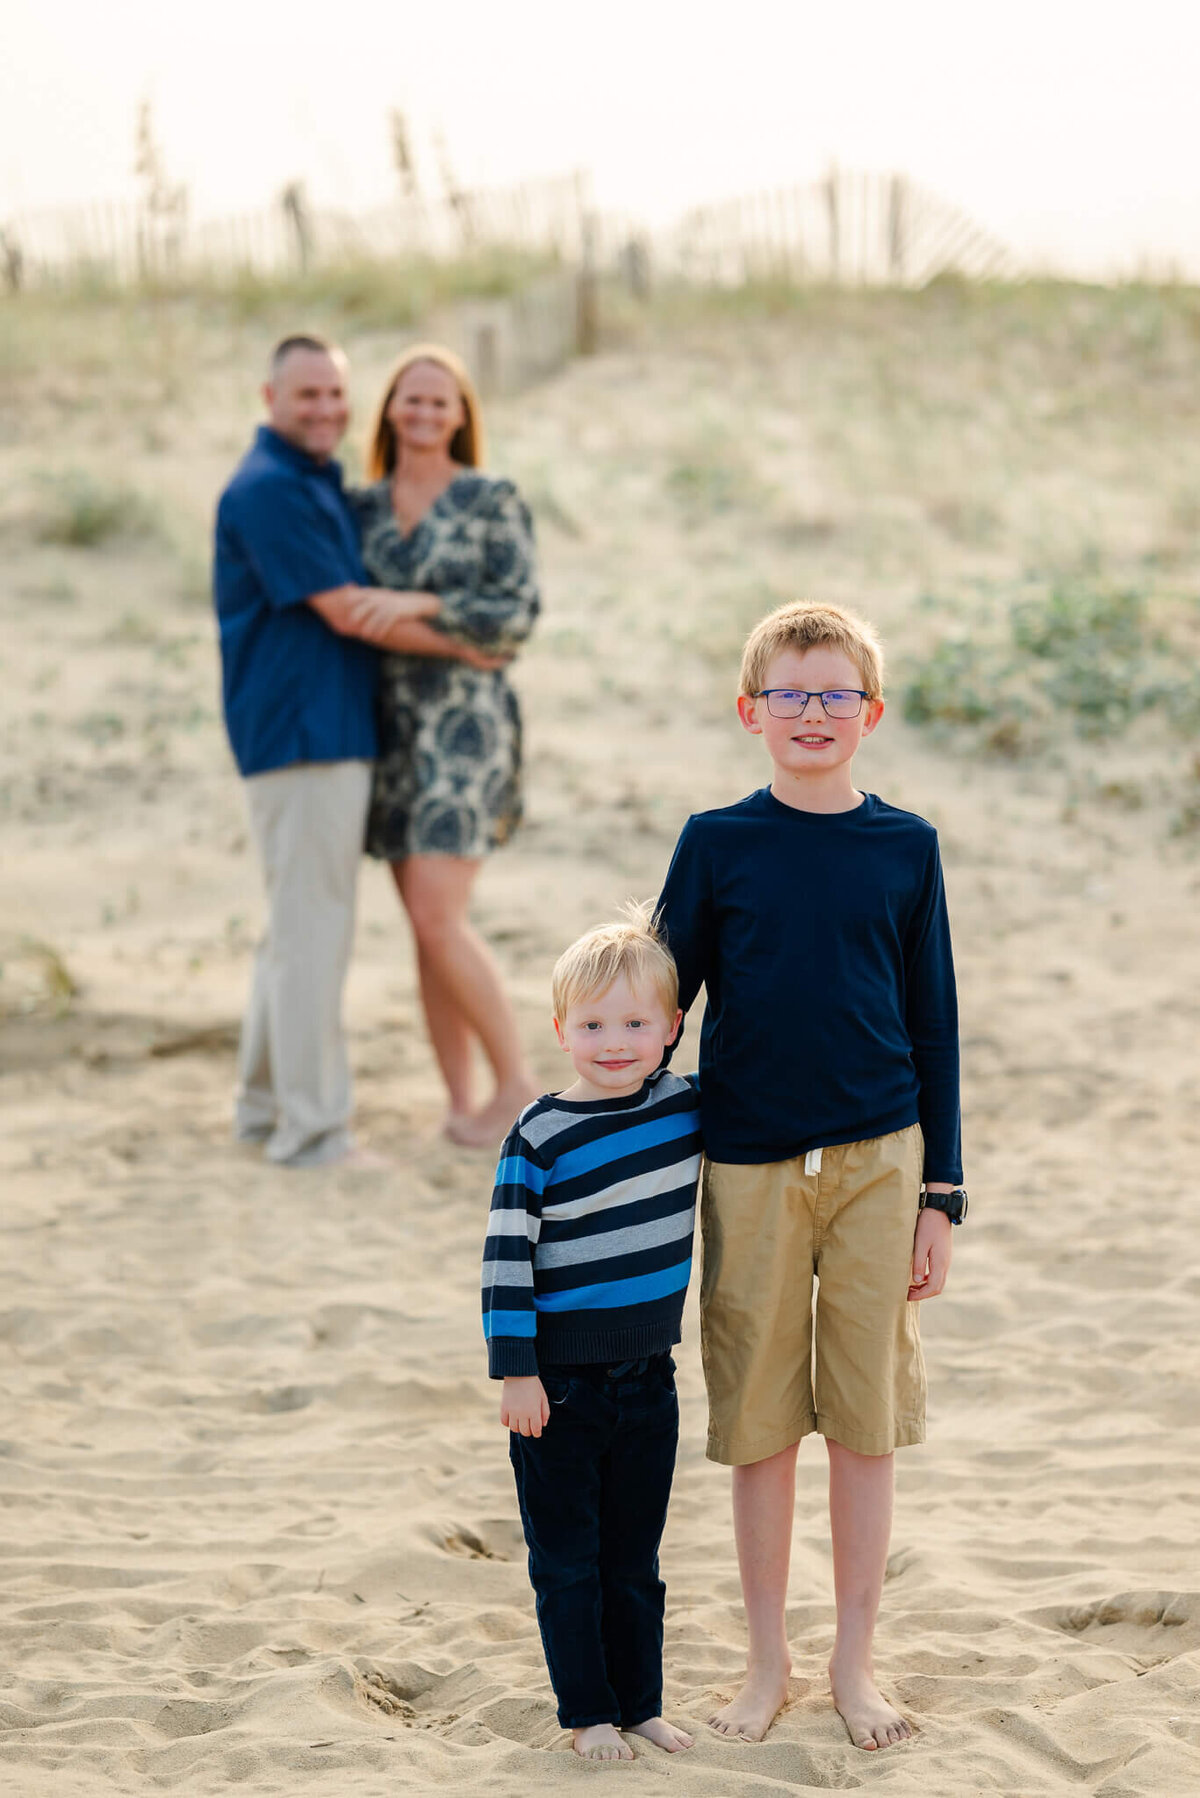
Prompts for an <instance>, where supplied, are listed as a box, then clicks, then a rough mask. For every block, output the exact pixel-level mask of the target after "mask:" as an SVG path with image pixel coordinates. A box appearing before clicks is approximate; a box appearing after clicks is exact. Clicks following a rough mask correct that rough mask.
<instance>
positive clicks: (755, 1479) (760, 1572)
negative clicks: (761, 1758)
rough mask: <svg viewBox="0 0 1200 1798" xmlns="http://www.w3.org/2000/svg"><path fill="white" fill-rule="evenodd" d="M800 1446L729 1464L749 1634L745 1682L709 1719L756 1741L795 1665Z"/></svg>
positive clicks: (779, 1701)
mask: <svg viewBox="0 0 1200 1798" xmlns="http://www.w3.org/2000/svg"><path fill="white" fill-rule="evenodd" d="M799 1446H800V1445H799V1443H798V1442H793V1443H792V1444H791V1446H790V1447H788V1448H784V1449H780V1451H779V1453H778V1454H777V1455H771V1456H770V1457H769V1458H768V1459H767V1460H765V1461H753V1462H751V1464H750V1465H749V1466H748V1467H735V1468H734V1470H733V1531H734V1535H735V1536H736V1538H737V1551H738V1571H739V1572H740V1574H741V1576H742V1597H743V1599H744V1600H745V1605H746V1628H747V1632H748V1634H749V1647H748V1649H747V1654H746V1683H745V1685H744V1686H743V1687H742V1689H741V1691H740V1692H739V1693H738V1695H737V1697H736V1698H735V1699H734V1700H733V1702H732V1704H727V1705H725V1706H724V1708H723V1709H721V1710H719V1711H718V1712H717V1713H716V1715H715V1716H714V1717H710V1718H709V1722H710V1723H711V1725H712V1727H713V1728H714V1729H716V1730H719V1731H720V1733H721V1734H722V1735H726V1736H740V1737H741V1738H742V1739H743V1741H747V1742H761V1741H762V1739H763V1737H764V1736H765V1735H766V1733H767V1731H768V1729H770V1727H771V1725H772V1723H773V1722H774V1721H775V1717H776V1715H777V1713H778V1712H779V1711H780V1710H781V1709H782V1707H783V1703H784V1700H785V1699H786V1698H787V1689H788V1675H789V1674H790V1673H791V1671H792V1656H791V1651H790V1649H789V1648H788V1639H787V1624H786V1621H785V1617H784V1611H785V1607H786V1605H787V1583H788V1566H789V1564H790V1562H791V1558H792V1514H793V1511H794V1510H795V1504H796V1451H797V1449H798V1448H799Z"/></svg>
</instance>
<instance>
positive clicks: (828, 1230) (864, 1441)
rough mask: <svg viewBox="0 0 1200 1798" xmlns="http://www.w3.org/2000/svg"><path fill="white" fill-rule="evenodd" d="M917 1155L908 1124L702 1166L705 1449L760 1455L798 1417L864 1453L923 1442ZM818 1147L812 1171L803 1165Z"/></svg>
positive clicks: (793, 1435)
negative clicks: (782, 1157) (778, 1155)
mask: <svg viewBox="0 0 1200 1798" xmlns="http://www.w3.org/2000/svg"><path fill="white" fill-rule="evenodd" d="M923 1152H924V1145H923V1141H922V1137H921V1128H920V1125H919V1124H912V1125H910V1126H909V1128H908V1129H907V1130H897V1131H896V1132H895V1133H894V1134H893V1135H891V1136H877V1137H874V1138H872V1139H871V1140H870V1141H868V1142H853V1143H843V1144H841V1145H840V1146H839V1147H836V1148H829V1149H823V1150H821V1152H820V1155H819V1157H817V1156H816V1155H813V1156H809V1157H807V1158H806V1157H804V1156H799V1157H797V1158H796V1159H795V1160H793V1161H775V1162H769V1163H767V1164H766V1165H765V1166H756V1167H738V1166H733V1165H731V1164H729V1163H728V1162H706V1163H705V1169H704V1181H703V1188H702V1195H701V1208H700V1216H701V1229H702V1232H703V1241H704V1271H703V1275H702V1279H701V1284H700V1334H701V1347H702V1352H703V1356H704V1378H705V1382H706V1384H707V1386H708V1410H709V1426H708V1455H709V1458H710V1460H713V1461H723V1462H725V1463H726V1464H727V1465H732V1466H735V1467H740V1466H744V1465H745V1464H746V1463H748V1462H750V1461H763V1460H765V1459H766V1458H767V1456H768V1455H774V1454H777V1453H778V1452H779V1450H780V1449H783V1448H787V1447H788V1446H789V1445H790V1444H791V1443H793V1442H798V1441H799V1440H800V1438H801V1437H802V1436H806V1435H808V1434H809V1432H810V1431H811V1430H820V1432H821V1434H822V1435H823V1436H826V1437H830V1438H832V1439H833V1441H835V1442H841V1443H843V1444H844V1445H845V1446H846V1447H847V1448H850V1449H855V1450H856V1451H857V1452H858V1453H859V1454H862V1455H885V1454H888V1453H889V1452H890V1451H891V1450H892V1449H893V1448H900V1447H903V1446H906V1445H907V1444H909V1443H913V1442H923V1441H924V1440H925V1363H924V1360H923V1358H922V1355H921V1339H920V1330H919V1326H918V1320H917V1313H918V1309H919V1306H918V1305H917V1304H916V1303H910V1302H909V1299H908V1287H909V1283H910V1275H911V1270H912V1250H913V1232H914V1230H915V1228H916V1222H917V1212H918V1209H919V1197H920V1186H921V1166H922V1156H923ZM818 1159H819V1162H820V1172H819V1173H817V1172H808V1173H806V1172H805V1166H806V1160H807V1163H808V1164H809V1165H810V1166H811V1165H812V1163H813V1162H814V1161H816V1160H818ZM814 1275H815V1276H816V1278H817V1282H818V1285H817V1302H816V1306H815V1320H816V1328H815V1332H814V1327H813V1325H814V1306H813V1302H812V1293H813V1276H814Z"/></svg>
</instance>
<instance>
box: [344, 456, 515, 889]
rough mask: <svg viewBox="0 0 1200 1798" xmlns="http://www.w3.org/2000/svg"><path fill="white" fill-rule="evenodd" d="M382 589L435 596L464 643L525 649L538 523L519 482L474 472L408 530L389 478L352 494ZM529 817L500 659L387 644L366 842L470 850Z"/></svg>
mask: <svg viewBox="0 0 1200 1798" xmlns="http://www.w3.org/2000/svg"><path fill="white" fill-rule="evenodd" d="M349 498H350V502H351V504H352V506H353V507H354V510H355V513H356V515H357V517H358V523H359V529H360V531H361V533H362V550H363V561H364V563H365V565H366V568H367V571H368V573H369V574H370V576H371V578H372V580H374V581H376V582H378V584H379V585H380V586H381V587H395V588H401V589H404V588H408V589H413V590H415V591H418V592H422V593H436V594H437V596H438V598H439V599H440V600H441V602H442V610H441V612H440V614H439V615H438V617H437V618H436V619H432V620H430V623H431V624H432V626H433V628H434V629H435V630H439V631H443V632H445V634H446V635H447V636H449V637H453V638H455V639H456V640H457V641H458V642H460V643H469V644H471V645H472V647H474V648H476V649H481V650H483V651H484V652H485V653H487V652H493V651H495V652H503V651H505V650H512V649H516V648H517V647H518V645H520V644H521V643H523V642H524V640H525V638H526V637H527V636H528V635H529V632H530V631H531V630H532V628H533V623H534V620H535V618H536V617H537V614H538V606H539V600H538V587H537V571H536V567H535V564H534V547H533V524H532V520H531V519H530V516H529V511H528V508H527V507H526V506H525V504H524V502H523V501H522V499H521V497H520V495H519V494H518V492H517V490H516V488H515V487H514V486H513V484H512V482H511V481H503V480H491V479H489V478H488V477H487V476H486V475H481V474H477V473H476V472H475V471H474V470H473V469H466V470H464V472H463V473H462V474H460V475H457V476H456V477H455V478H454V480H453V481H452V482H451V483H450V485H449V487H447V489H446V491H445V492H444V493H442V494H441V495H439V497H438V498H437V499H436V500H435V501H434V503H433V505H432V506H431V507H430V508H429V510H428V511H427V512H426V514H425V516H424V518H422V519H421V521H420V523H419V524H418V525H416V526H415V528H414V529H413V530H412V531H410V532H408V534H407V535H406V534H405V533H404V532H403V531H402V530H401V528H400V526H399V524H398V523H397V521H396V517H395V514H394V512H393V511H392V499H391V492H390V486H389V483H388V481H386V480H383V481H377V482H376V483H375V485H374V486H372V487H365V488H359V489H358V490H357V491H356V492H352V493H351V494H350V495H349ZM520 820H521V714H520V711H519V709H518V706H517V696H516V694H515V693H514V692H513V690H512V688H511V686H510V685H509V683H508V679H507V677H506V675H505V673H504V671H503V670H500V669H497V670H493V671H491V672H485V671H484V670H483V669H480V668H471V667H469V666H468V665H467V663H465V662H456V661H451V660H443V659H442V658H440V657H434V656H406V655H392V654H385V655H384V657H383V668H382V677H381V680H380V692H379V758H378V760H377V762H376V764H375V782H374V787H373V789H372V794H371V810H370V815H369V817H368V820H367V852H368V854H370V855H374V856H378V857H379V858H380V859H381V860H384V861H393V862H394V861H402V860H403V859H404V858H405V857H406V856H409V855H461V856H468V857H470V858H472V859H475V858H477V857H479V856H482V855H485V854H486V853H487V851H488V850H489V849H495V848H497V847H498V846H499V845H500V844H501V843H503V842H505V841H506V840H507V838H508V837H509V836H511V835H512V832H513V831H514V830H515V829H516V826H517V825H518V824H519V823H520Z"/></svg>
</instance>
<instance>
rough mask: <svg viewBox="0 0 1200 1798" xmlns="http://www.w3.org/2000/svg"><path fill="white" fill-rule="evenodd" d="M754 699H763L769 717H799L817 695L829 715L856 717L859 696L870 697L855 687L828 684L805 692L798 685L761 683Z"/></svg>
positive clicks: (860, 709)
mask: <svg viewBox="0 0 1200 1798" xmlns="http://www.w3.org/2000/svg"><path fill="white" fill-rule="evenodd" d="M754 697H755V699H765V700H766V702H767V710H768V712H770V714H771V716H772V718H801V717H803V715H804V712H805V709H806V708H807V706H808V702H809V700H810V699H819V700H820V701H821V704H822V706H823V707H824V709H825V714H826V716H827V717H829V718H857V717H858V714H859V713H860V712H861V711H862V708H863V700H864V699H867V698H869V697H870V695H869V694H867V693H864V692H863V691H862V690H861V688H859V687H832V688H830V690H829V692H827V693H805V692H803V691H802V690H801V688H799V687H764V688H763V689H762V691H761V693H756V694H755V695H754Z"/></svg>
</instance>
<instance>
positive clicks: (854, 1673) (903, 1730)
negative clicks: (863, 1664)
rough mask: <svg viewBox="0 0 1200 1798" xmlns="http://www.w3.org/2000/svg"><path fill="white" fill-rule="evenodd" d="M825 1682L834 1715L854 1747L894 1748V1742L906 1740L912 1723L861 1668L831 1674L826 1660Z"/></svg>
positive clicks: (831, 1667) (872, 1748) (871, 1748)
mask: <svg viewBox="0 0 1200 1798" xmlns="http://www.w3.org/2000/svg"><path fill="white" fill-rule="evenodd" d="M829 1684H830V1686H831V1687H832V1689H833V1702H834V1704H835V1706H836V1707H837V1711H838V1715H839V1716H840V1717H841V1719H842V1722H843V1723H844V1724H845V1725H846V1728H847V1729H848V1730H849V1732H850V1740H851V1741H852V1742H853V1743H854V1746H855V1747H856V1748H866V1749H868V1750H870V1751H874V1750H875V1749H876V1748H894V1747H895V1746H896V1744H897V1742H907V1741H908V1740H909V1738H910V1737H911V1735H912V1725H911V1724H909V1723H906V1722H905V1720H904V1718H903V1717H902V1716H901V1715H900V1713H899V1711H898V1710H897V1709H896V1708H895V1706H894V1705H891V1704H889V1703H888V1701H887V1699H886V1698H885V1697H884V1696H883V1693H882V1692H881V1691H880V1690H879V1687H878V1686H877V1685H876V1684H875V1681H874V1680H873V1679H872V1678H871V1675H870V1674H869V1673H865V1672H863V1670H862V1669H861V1668H848V1669H846V1670H844V1671H843V1670H841V1669H839V1670H838V1671H837V1672H836V1673H835V1671H834V1664H833V1662H832V1661H830V1663H829Z"/></svg>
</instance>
